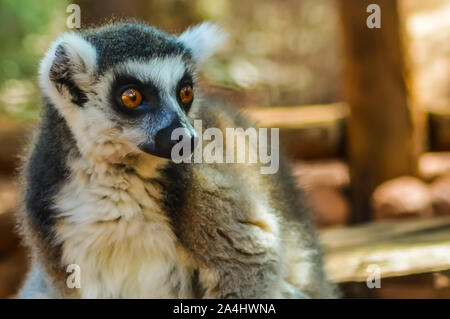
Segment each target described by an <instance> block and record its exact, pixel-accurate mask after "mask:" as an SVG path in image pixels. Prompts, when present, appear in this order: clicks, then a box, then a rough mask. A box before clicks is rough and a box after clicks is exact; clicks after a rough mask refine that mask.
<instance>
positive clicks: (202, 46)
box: [178, 22, 228, 63]
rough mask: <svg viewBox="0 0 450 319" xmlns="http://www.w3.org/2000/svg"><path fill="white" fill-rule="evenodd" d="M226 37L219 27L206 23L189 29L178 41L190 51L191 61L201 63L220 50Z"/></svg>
mask: <svg viewBox="0 0 450 319" xmlns="http://www.w3.org/2000/svg"><path fill="white" fill-rule="evenodd" d="M227 37H228V35H227V33H225V31H223V30H222V29H221V28H220V27H219V26H217V25H215V24H211V23H208V22H206V23H202V24H199V25H196V26H194V27H190V28H189V29H187V30H186V31H184V32H183V33H182V34H181V35H180V36H179V37H178V39H179V40H180V41H181V42H182V43H183V44H184V46H185V47H186V48H188V49H189V50H190V51H191V53H192V57H193V59H194V60H195V61H196V62H197V63H202V62H204V61H206V60H207V59H208V58H209V57H210V56H212V55H213V54H214V53H215V52H216V51H217V50H218V49H219V48H220V46H221V45H222V44H223V43H224V42H225V40H226V39H227Z"/></svg>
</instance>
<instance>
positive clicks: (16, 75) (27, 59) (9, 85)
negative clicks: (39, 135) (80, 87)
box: [0, 0, 67, 118]
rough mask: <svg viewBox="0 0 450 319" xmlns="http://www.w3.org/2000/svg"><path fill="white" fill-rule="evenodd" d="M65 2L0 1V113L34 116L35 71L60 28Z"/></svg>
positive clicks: (35, 100) (33, 0)
mask: <svg viewBox="0 0 450 319" xmlns="http://www.w3.org/2000/svg"><path fill="white" fill-rule="evenodd" d="M66 5H67V3H66V1H55V0H39V1H35V0H19V1H17V0H0V21H1V22H0V23H1V27H0V43H1V48H2V49H1V50H0V114H7V115H11V116H14V117H26V118H28V117H34V116H35V114H36V110H37V106H38V105H39V100H38V99H39V95H38V94H37V91H38V90H37V86H36V72H37V69H38V65H39V59H40V58H41V57H42V55H43V53H44V52H45V50H46V48H47V47H48V45H49V42H50V41H51V40H52V36H53V35H54V33H56V32H58V31H59V30H62V28H63V27H64V20H65V17H66V13H65V9H66Z"/></svg>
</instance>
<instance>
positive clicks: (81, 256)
mask: <svg viewBox="0 0 450 319" xmlns="http://www.w3.org/2000/svg"><path fill="white" fill-rule="evenodd" d="M70 167H71V170H72V175H71V177H70V179H69V181H68V182H67V183H66V184H65V185H64V187H63V188H62V190H61V191H60V192H59V195H58V196H57V198H56V200H55V207H56V208H57V209H58V210H59V211H61V212H62V213H61V215H60V216H59V218H60V220H59V222H58V226H57V238H58V240H59V241H60V242H61V243H62V245H63V254H62V261H63V263H64V264H77V265H79V266H80V268H81V288H80V296H81V297H82V298H172V297H190V284H189V278H190V275H189V270H188V268H186V267H185V266H184V262H183V256H184V255H183V254H184V253H183V252H182V249H181V248H180V247H177V244H176V238H175V235H174V234H173V231H172V229H171V227H170V224H169V221H168V217H167V216H166V215H165V214H164V213H163V212H162V211H161V210H160V208H159V206H158V205H157V204H156V202H155V200H154V198H153V197H157V196H159V195H158V192H157V190H156V189H155V188H154V187H153V185H151V184H149V183H146V182H144V180H143V179H141V178H140V177H139V176H137V175H135V174H130V173H127V172H125V171H123V170H121V169H118V168H114V167H112V166H110V167H108V168H107V169H106V170H105V169H103V168H98V167H95V166H91V165H89V164H88V163H87V162H86V161H85V160H83V159H76V160H72V162H71V164H70ZM174 287H177V289H175V290H173V288H174Z"/></svg>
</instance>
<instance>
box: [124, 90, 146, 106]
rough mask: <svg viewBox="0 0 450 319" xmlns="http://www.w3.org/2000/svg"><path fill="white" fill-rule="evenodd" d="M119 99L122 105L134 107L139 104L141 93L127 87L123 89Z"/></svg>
mask: <svg viewBox="0 0 450 319" xmlns="http://www.w3.org/2000/svg"><path fill="white" fill-rule="evenodd" d="M121 99H122V103H123V105H125V106H126V107H127V108H129V109H134V108H135V107H138V106H139V105H141V102H142V95H141V92H139V91H138V90H136V89H127V90H125V91H123V93H122V96H121Z"/></svg>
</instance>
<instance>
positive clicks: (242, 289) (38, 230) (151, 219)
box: [19, 22, 335, 298]
mask: <svg viewBox="0 0 450 319" xmlns="http://www.w3.org/2000/svg"><path fill="white" fill-rule="evenodd" d="M223 40H224V35H223V33H222V32H221V31H220V30H219V28H218V27H216V26H214V25H211V24H208V23H205V24H201V25H199V26H196V27H193V28H190V29H188V30H187V31H185V32H184V33H182V34H181V35H180V36H175V35H169V34H166V33H164V32H162V31H159V30H157V29H155V28H153V27H150V26H147V25H145V24H140V23H136V22H120V23H113V24H110V25H105V26H103V27H100V28H94V29H88V30H85V31H83V32H79V33H72V32H71V33H65V34H63V35H62V36H61V37H60V38H59V39H57V40H56V41H55V42H54V43H53V45H52V46H51V48H50V49H49V51H48V52H47V54H46V56H45V58H44V59H43V61H42V64H41V67H40V84H41V87H42V91H43V95H44V99H45V105H44V108H43V110H42V116H41V117H42V121H41V124H40V126H39V130H38V131H37V134H36V137H35V139H34V142H33V143H32V144H31V147H30V150H29V153H28V156H27V157H26V161H25V163H24V166H23V170H22V185H23V187H22V190H23V191H22V198H23V204H24V205H23V209H22V210H21V213H20V215H19V222H20V226H21V230H22V233H23V235H24V237H25V240H26V243H27V244H28V245H29V246H30V247H31V251H32V270H31V271H30V274H29V276H28V279H27V281H26V282H25V285H24V286H23V288H22V290H21V292H20V296H21V297H23V298H29V297H43V298H53V297H60V298H67V297H75V298H77V297H81V298H171V297H175V298H197V297H202V298H262V297H269V298H271V297H275V298H278V297H280V298H284V297H292V298H296V297H312V298H316V297H326V298H328V297H334V296H335V291H334V287H333V286H332V285H330V284H329V283H328V282H327V280H326V277H325V274H324V271H323V265H322V257H321V254H320V250H319V249H318V247H317V243H316V238H315V235H314V231H313V229H312V227H311V225H310V221H309V219H308V214H307V211H306V209H305V205H304V203H303V199H302V197H301V194H300V193H299V191H298V190H297V188H296V186H295V183H294V180H293V178H292V176H291V173H290V170H289V168H288V167H287V166H286V165H285V164H284V163H283V162H281V163H280V169H279V171H278V172H277V173H276V174H274V175H261V174H260V172H259V166H260V165H259V164H251V165H250V164H249V165H242V164H239V165H238V164H188V163H181V164H175V163H174V162H173V161H171V160H170V159H167V157H168V156H169V154H170V149H171V148H172V146H173V144H174V142H173V141H172V140H171V137H170V136H171V134H170V133H171V132H172V131H173V129H174V128H180V127H182V128H184V129H185V130H186V132H187V133H186V134H187V135H189V136H190V137H191V138H192V139H194V138H195V132H194V130H193V129H192V126H191V122H192V121H193V119H201V120H202V121H203V127H217V128H220V129H223V130H225V128H226V127H243V128H244V129H245V128H246V127H249V123H248V122H247V120H245V119H244V118H243V117H241V116H240V115H238V114H236V113H235V112H233V111H231V109H229V108H226V107H223V106H215V104H214V103H212V102H211V103H206V102H205V100H203V101H202V99H200V98H198V96H199V95H200V93H199V92H198V89H197V86H195V85H194V83H195V78H196V70H197V67H198V66H199V65H200V64H201V63H202V62H203V61H205V60H206V59H207V58H208V57H209V56H211V55H212V54H213V53H214V51H215V50H216V48H217V47H218V46H219V45H220V44H221V43H222V41H223ZM72 264H75V265H77V266H79V268H78V269H79V270H80V273H79V276H80V282H79V284H80V287H79V288H74V289H71V288H70V287H69V286H68V285H67V277H68V276H69V275H70V274H69V273H67V272H66V269H67V266H68V265H72Z"/></svg>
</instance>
